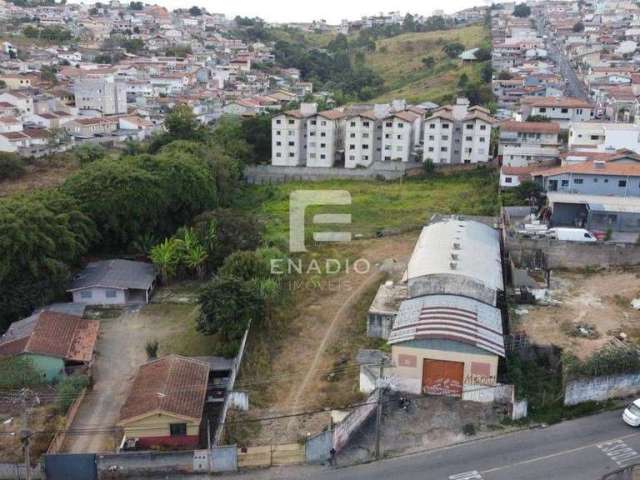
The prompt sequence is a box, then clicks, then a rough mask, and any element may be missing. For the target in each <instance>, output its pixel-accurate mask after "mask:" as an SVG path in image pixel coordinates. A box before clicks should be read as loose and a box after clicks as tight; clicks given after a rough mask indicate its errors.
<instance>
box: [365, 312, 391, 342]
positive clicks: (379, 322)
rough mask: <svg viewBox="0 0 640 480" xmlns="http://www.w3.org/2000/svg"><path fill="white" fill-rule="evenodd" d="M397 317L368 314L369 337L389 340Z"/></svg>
mask: <svg viewBox="0 0 640 480" xmlns="http://www.w3.org/2000/svg"><path fill="white" fill-rule="evenodd" d="M395 318H396V316H395V315H387V314H383V313H368V314H367V336H368V337H375V338H385V339H387V338H389V335H390V334H391V330H392V329H393V321H394V320H395Z"/></svg>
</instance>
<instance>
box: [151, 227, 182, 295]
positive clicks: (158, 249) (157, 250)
mask: <svg viewBox="0 0 640 480" xmlns="http://www.w3.org/2000/svg"><path fill="white" fill-rule="evenodd" d="M179 252H180V243H179V242H178V241H176V240H175V239H170V238H166V239H165V240H164V241H163V242H162V243H159V244H158V245H156V246H155V247H153V248H152V249H151V251H150V252H149V258H150V259H151V261H152V262H153V264H154V265H155V266H156V267H158V271H159V272H160V281H161V282H162V284H163V285H166V284H167V283H169V281H170V280H171V279H172V278H173V277H174V275H175V274H176V269H177V267H178V262H179V261H180V257H179V254H180V253H179Z"/></svg>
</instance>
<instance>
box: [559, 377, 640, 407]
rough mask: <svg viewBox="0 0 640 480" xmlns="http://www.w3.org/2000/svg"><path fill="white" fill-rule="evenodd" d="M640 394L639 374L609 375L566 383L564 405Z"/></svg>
mask: <svg viewBox="0 0 640 480" xmlns="http://www.w3.org/2000/svg"><path fill="white" fill-rule="evenodd" d="M638 392H640V374H627V375H609V376H605V377H593V378H585V379H578V380H571V381H569V382H567V385H566V387H565V390H564V404H565V405H577V404H578V403H583V402H588V401H590V400H595V401H604V400H607V399H609V398H618V397H626V396H628V395H633V394H636V393H638Z"/></svg>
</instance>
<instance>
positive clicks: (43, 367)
mask: <svg viewBox="0 0 640 480" xmlns="http://www.w3.org/2000/svg"><path fill="white" fill-rule="evenodd" d="M99 328H100V322H98V321H97V320H84V319H83V318H82V317H79V316H76V315H68V314H64V313H59V312H55V311H42V312H38V313H35V314H33V315H32V316H30V317H28V318H25V319H23V320H19V321H17V322H14V323H12V324H11V325H10V326H9V329H8V330H7V331H6V332H5V333H4V335H2V337H0V357H15V356H20V357H24V358H28V359H29V360H30V361H31V363H32V365H33V366H34V368H35V369H36V370H37V371H38V372H40V373H41V374H42V377H43V378H44V379H45V380H46V381H48V382H51V381H54V380H59V379H60V378H61V377H63V376H64V375H65V374H66V373H71V372H72V371H73V370H74V369H75V368H78V367H83V366H88V365H90V364H91V363H92V361H93V358H94V349H95V345H96V341H97V338H98V330H99Z"/></svg>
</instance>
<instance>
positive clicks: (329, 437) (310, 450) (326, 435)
mask: <svg viewBox="0 0 640 480" xmlns="http://www.w3.org/2000/svg"><path fill="white" fill-rule="evenodd" d="M332 448H333V432H332V431H331V430H325V431H324V432H320V433H319V434H317V435H314V436H313V437H309V438H308V439H307V442H306V444H305V449H304V454H305V458H306V459H307V463H323V462H326V461H327V460H329V457H330V456H331V454H330V451H331V449H332Z"/></svg>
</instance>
